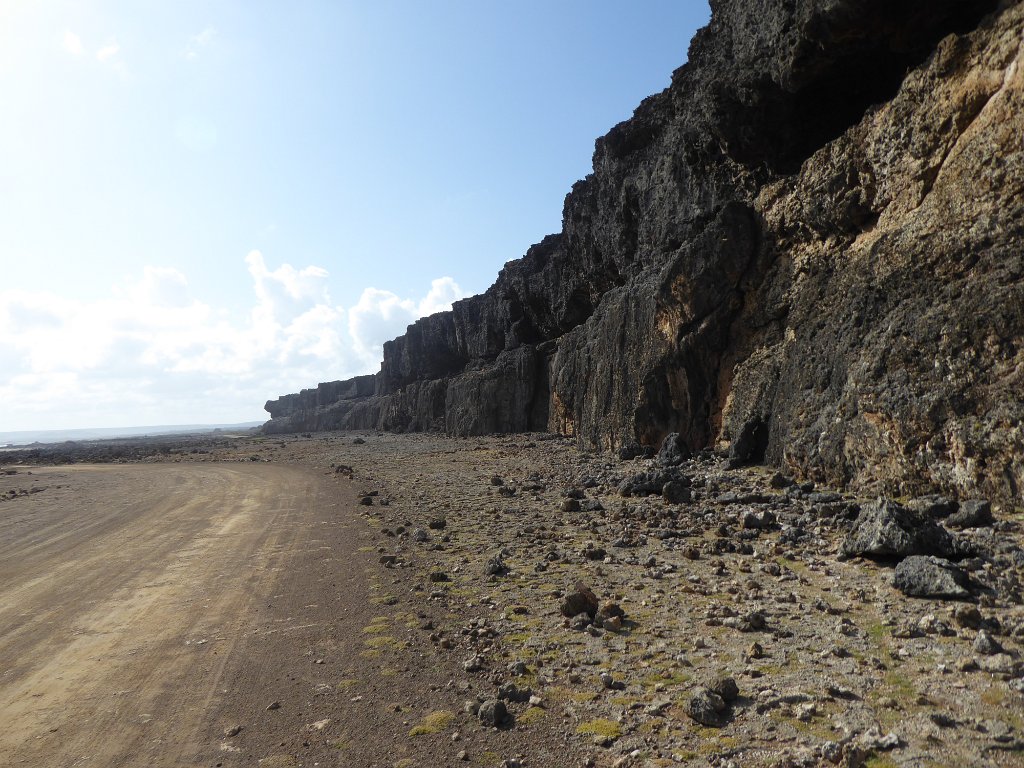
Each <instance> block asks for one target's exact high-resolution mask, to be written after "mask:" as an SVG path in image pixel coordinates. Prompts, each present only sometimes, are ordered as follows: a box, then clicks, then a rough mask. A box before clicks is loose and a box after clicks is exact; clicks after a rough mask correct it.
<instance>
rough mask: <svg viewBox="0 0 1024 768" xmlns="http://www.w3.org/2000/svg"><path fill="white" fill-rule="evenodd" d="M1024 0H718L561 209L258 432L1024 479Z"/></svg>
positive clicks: (285, 401)
mask: <svg viewBox="0 0 1024 768" xmlns="http://www.w3.org/2000/svg"><path fill="white" fill-rule="evenodd" d="M1022 107H1024V3H1021V2H1002V3H997V2H993V0H985V1H984V2H982V1H979V0H959V1H957V0H930V2H922V1H920V0H915V1H913V2H905V3H887V2H882V0H762V1H761V2H756V3H755V2H749V1H743V0H715V1H713V2H712V18H711V22H710V24H709V25H708V26H707V27H706V28H705V29H703V30H701V31H700V32H699V33H698V34H697V36H696V37H695V38H694V40H693V42H692V43H691V46H690V51H689V60H688V63H687V64H686V65H684V66H683V67H681V68H680V69H679V70H677V71H676V72H675V73H674V75H673V78H672V84H671V86H670V87H669V88H667V89H666V90H665V91H663V92H662V93H660V94H657V95H654V96H651V97H650V98H648V99H646V100H644V101H643V102H642V103H641V104H640V106H639V107H638V108H637V110H636V112H635V114H634V116H633V118H632V119H631V120H628V121H626V122H624V123H621V124H619V125H617V126H615V127H614V128H613V129H612V130H611V131H610V132H609V133H608V134H607V135H606V136H604V137H602V138H601V139H598V141H597V144H596V148H595V152H594V170H593V173H591V174H590V175H589V176H588V177H587V178H586V179H584V180H582V181H580V182H578V183H577V184H576V185H575V186H574V187H573V189H572V191H571V192H570V194H569V195H568V196H567V197H566V201H565V207H564V212H563V227H562V231H561V232H560V233H558V234H555V235H551V236H549V237H547V238H545V239H544V240H542V241H541V242H540V243H538V244H537V245H535V246H533V247H532V248H531V249H530V250H529V251H528V252H527V254H526V255H525V256H524V257H522V258H521V259H518V260H516V261H512V262H509V263H508V264H506V265H505V267H504V269H503V270H502V271H501V273H500V274H499V275H498V278H497V280H496V281H495V283H494V285H492V286H491V288H489V289H488V290H487V292H485V293H484V294H481V295H479V296H474V297H472V298H469V299H465V300H463V301H460V302H457V303H456V304H455V305H454V307H453V309H452V311H450V312H442V313H439V314H436V315H432V316H430V317H426V318H423V319H421V320H419V321H417V322H416V323H414V324H413V325H411V326H409V328H408V330H407V332H406V333H405V335H403V336H400V337H399V338H397V339H394V340H393V341H390V342H388V343H387V344H385V346H384V360H383V363H382V365H381V370H380V372H379V373H378V374H376V375H373V376H361V377H357V378H355V379H351V380H348V381H342V382H331V383H326V384H320V385H319V386H318V387H317V388H316V389H309V390H303V391H302V392H301V393H298V394H293V395H285V396H283V397H280V398H278V399H276V400H273V401H270V402H268V403H267V405H266V409H267V411H269V413H270V415H271V420H270V421H269V422H268V423H267V424H266V425H265V427H264V431H265V432H267V433H275V432H294V431H309V430H326V429H383V430H398V431H401V430H443V431H447V432H449V433H452V434H460V435H469V434H483V433H491V432H515V431H535V430H536V431H544V430H548V431H552V432H558V433H562V434H565V435H572V436H574V437H575V438H576V439H577V440H578V442H579V443H580V445H581V446H583V447H588V448H590V447H592V448H601V449H616V448H620V447H623V446H631V445H641V446H652V447H656V446H658V445H660V444H661V442H662V440H663V439H664V438H665V436H666V435H668V434H670V433H677V434H678V435H679V442H680V444H681V447H682V448H684V449H688V450H698V449H701V448H704V447H708V446H716V445H717V446H723V445H725V444H731V445H733V448H734V452H737V453H738V458H740V459H750V460H761V459H763V460H765V461H767V462H768V463H771V464H774V465H778V466H784V467H786V468H787V469H788V470H789V471H791V472H794V473H796V474H798V475H800V476H804V477H809V478H811V479H815V480H819V481H823V482H827V483H830V484H833V485H843V486H847V487H851V488H854V489H857V490H859V491H860V492H868V491H874V490H877V491H884V492H887V493H891V494H897V495H898V494H909V493H915V494H916V493H922V492H926V491H929V490H940V491H944V492H951V493H955V494H957V495H972V494H973V495H984V496H987V497H989V498H992V499H994V500H998V501H1001V502H1003V503H1004V504H1011V505H1020V504H1021V498H1022V488H1024V427H1022V426H1021V423H1022V421H1024V397H1022V393H1024V247H1022V246H1024V151H1022V150H1024V147H1022V144H1024V109H1022Z"/></svg>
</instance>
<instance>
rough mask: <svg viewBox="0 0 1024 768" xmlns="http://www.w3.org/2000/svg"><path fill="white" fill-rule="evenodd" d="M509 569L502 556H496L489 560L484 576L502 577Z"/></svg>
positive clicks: (485, 566)
mask: <svg viewBox="0 0 1024 768" xmlns="http://www.w3.org/2000/svg"><path fill="white" fill-rule="evenodd" d="M507 571H508V568H507V567H506V565H505V561H504V560H502V559H501V555H495V556H494V557H492V558H489V559H488V560H487V562H486V563H485V564H484V575H485V576H501V575H502V574H504V573H506V572H507Z"/></svg>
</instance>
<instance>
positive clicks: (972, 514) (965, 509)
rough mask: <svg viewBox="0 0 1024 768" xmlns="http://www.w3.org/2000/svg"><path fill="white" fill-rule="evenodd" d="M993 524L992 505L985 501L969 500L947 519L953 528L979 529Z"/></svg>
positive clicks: (947, 523) (947, 522)
mask: <svg viewBox="0 0 1024 768" xmlns="http://www.w3.org/2000/svg"><path fill="white" fill-rule="evenodd" d="M991 524H992V505H991V504H990V503H989V502H988V501H986V500H985V499H968V500H967V501H965V502H963V503H962V504H961V505H960V509H959V510H958V511H957V512H954V513H953V514H952V515H950V516H949V517H948V518H946V525H948V526H950V527H951V528H978V527H981V526H985V525H991Z"/></svg>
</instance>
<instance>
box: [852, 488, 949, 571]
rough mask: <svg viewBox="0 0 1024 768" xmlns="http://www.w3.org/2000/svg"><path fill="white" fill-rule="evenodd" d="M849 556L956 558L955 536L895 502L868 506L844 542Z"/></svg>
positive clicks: (886, 501)
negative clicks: (932, 556) (930, 556)
mask: <svg viewBox="0 0 1024 768" xmlns="http://www.w3.org/2000/svg"><path fill="white" fill-rule="evenodd" d="M840 553H841V554H842V555H844V556H846V557H854V556H858V555H860V556H866V557H879V558H903V557H909V556H911V555H941V556H943V557H950V556H954V555H955V553H956V546H955V543H954V540H953V537H952V536H951V535H950V534H949V533H948V532H947V531H946V530H944V529H943V528H941V527H940V526H938V525H937V524H936V523H934V522H933V521H931V520H925V519H923V518H921V517H918V516H917V515H914V514H913V513H912V512H910V510H908V509H906V508H904V507H903V506H901V505H899V504H897V503H896V502H894V501H889V500H886V499H879V500H878V501H876V502H874V503H871V504H866V505H865V506H864V507H863V508H862V509H861V511H860V514H859V515H858V517H857V520H856V521H855V522H854V524H853V530H852V531H850V534H849V535H848V536H847V537H846V540H845V541H843V544H842V547H841V548H840Z"/></svg>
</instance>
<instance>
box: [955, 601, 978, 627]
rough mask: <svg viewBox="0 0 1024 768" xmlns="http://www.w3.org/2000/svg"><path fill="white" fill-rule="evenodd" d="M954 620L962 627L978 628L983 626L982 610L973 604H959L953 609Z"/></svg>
mask: <svg viewBox="0 0 1024 768" xmlns="http://www.w3.org/2000/svg"><path fill="white" fill-rule="evenodd" d="M953 621H955V622H956V623H957V625H958V626H961V627H967V628H968V629H978V627H980V626H981V611H979V610H978V609H977V608H976V607H974V606H973V605H958V606H956V608H954V609H953Z"/></svg>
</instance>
